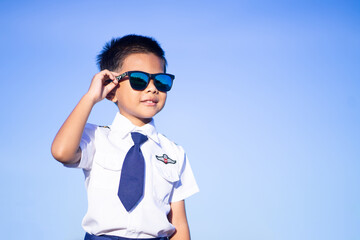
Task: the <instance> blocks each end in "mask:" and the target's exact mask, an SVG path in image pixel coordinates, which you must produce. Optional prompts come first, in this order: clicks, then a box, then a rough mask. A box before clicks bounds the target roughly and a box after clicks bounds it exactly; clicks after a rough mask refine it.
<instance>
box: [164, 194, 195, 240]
mask: <svg viewBox="0 0 360 240" xmlns="http://www.w3.org/2000/svg"><path fill="white" fill-rule="evenodd" d="M168 218H169V221H170V222H171V224H172V225H174V227H175V229H176V230H175V233H174V234H173V235H172V236H171V237H170V239H171V240H190V230H189V225H188V222H187V219H186V211H185V201H184V200H182V201H178V202H173V203H170V212H169V215H168Z"/></svg>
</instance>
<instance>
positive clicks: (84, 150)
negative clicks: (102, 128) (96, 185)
mask: <svg viewBox="0 0 360 240" xmlns="http://www.w3.org/2000/svg"><path fill="white" fill-rule="evenodd" d="M96 130H97V126H96V125H94V124H90V123H87V124H86V125H85V128H84V131H83V135H82V137H81V141H80V149H81V159H80V162H78V163H75V164H64V166H65V167H70V168H82V169H86V170H90V169H91V166H92V162H93V158H94V154H95V132H96Z"/></svg>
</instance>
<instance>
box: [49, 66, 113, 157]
mask: <svg viewBox="0 0 360 240" xmlns="http://www.w3.org/2000/svg"><path fill="white" fill-rule="evenodd" d="M117 75H118V74H117V73H115V72H110V71H108V70H103V71H101V72H99V73H97V74H96V75H95V76H94V78H93V79H92V81H91V85H90V88H89V90H88V92H87V93H86V94H85V95H84V96H83V97H82V98H81V100H80V101H79V103H78V104H77V105H76V107H75V108H74V110H73V111H72V112H71V113H70V115H69V117H68V118H67V119H66V121H65V122H64V124H63V125H62V126H61V128H60V130H59V131H58V133H57V134H56V136H55V138H54V141H53V143H52V146H51V153H52V155H53V156H54V158H55V159H56V160H58V161H59V162H62V163H76V162H78V161H80V158H81V149H80V147H79V145H80V140H81V136H82V134H83V130H84V128H85V124H86V122H87V119H88V117H89V115H90V112H91V110H92V108H93V107H94V105H95V104H96V103H97V102H99V101H101V100H103V99H104V98H105V97H106V96H107V95H108V94H109V93H110V92H111V91H112V90H113V89H114V88H115V87H116V86H117V85H118V80H117V79H116V78H115V76H117ZM108 79H111V80H112V83H110V84H107V85H106V86H105V85H104V82H105V80H108Z"/></svg>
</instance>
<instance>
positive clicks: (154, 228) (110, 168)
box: [70, 113, 199, 238]
mask: <svg viewBox="0 0 360 240" xmlns="http://www.w3.org/2000/svg"><path fill="white" fill-rule="evenodd" d="M131 132H140V133H142V134H144V135H146V136H147V137H148V140H147V141H146V142H145V143H144V144H142V145H141V151H142V153H143V155H144V159H145V168H146V170H145V190H144V197H143V199H142V200H141V201H140V203H139V204H138V205H137V206H136V207H135V208H134V209H133V210H132V211H130V212H127V211H126V209H125V208H124V206H123V205H122V203H121V201H120V199H119V197H118V195H117V193H118V188H119V181H120V173H121V168H122V164H123V161H124V158H125V155H126V153H127V152H128V150H129V149H130V148H131V147H132V146H133V145H134V143H133V141H132V138H131V134H130V133H131ZM80 148H81V150H82V154H81V160H80V162H79V163H78V164H76V165H70V167H78V168H82V169H83V170H84V174H85V185H86V189H87V194H88V211H87V213H86V215H85V217H84V219H83V222H82V226H83V228H84V230H85V231H86V232H88V233H91V234H94V235H102V234H106V235H114V236H121V237H127V238H152V237H166V236H170V235H171V234H172V233H173V232H174V231H175V228H174V226H173V225H172V224H171V223H170V222H169V221H168V219H167V214H168V213H169V211H170V202H176V201H180V200H183V199H185V198H187V197H189V196H190V195H192V194H194V193H196V192H198V191H199V189H198V186H197V184H196V181H195V178H194V176H193V173H192V170H191V167H190V164H189V162H188V159H187V156H186V154H185V152H184V150H183V148H182V147H180V146H178V145H176V144H175V143H173V142H172V141H170V140H169V139H167V138H166V137H165V136H164V135H161V134H159V133H158V132H157V131H156V129H155V125H154V122H153V121H151V122H150V123H149V124H146V125H144V126H142V127H136V126H135V125H133V124H132V123H131V122H130V120H128V119H127V118H125V117H124V116H122V115H121V114H120V113H117V115H116V117H115V119H114V122H113V124H112V125H111V126H109V127H99V126H96V125H92V124H86V127H85V129H84V133H83V136H82V139H81V143H80ZM164 154H166V155H164ZM166 162H167V163H166Z"/></svg>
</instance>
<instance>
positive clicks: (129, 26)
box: [0, 0, 360, 240]
mask: <svg viewBox="0 0 360 240" xmlns="http://www.w3.org/2000/svg"><path fill="white" fill-rule="evenodd" d="M0 21H1V24H0V32H1V37H0V50H1V53H2V55H1V58H0V59H1V60H0V61H1V64H0V69H1V73H2V78H1V79H2V80H1V81H0V87H1V90H2V94H1V95H0V100H1V105H0V106H1V112H2V118H1V120H0V134H1V138H0V150H1V159H2V168H1V170H0V187H1V189H2V197H1V199H0V213H1V214H0V223H1V224H0V226H1V227H0V228H1V229H2V231H1V235H2V238H3V239H7V240H12V239H18V238H19V234H21V236H24V235H26V238H27V239H30V240H31V239H37V240H39V239H44V240H45V239H52V240H64V239H66V240H78V239H83V236H84V232H83V230H82V228H81V220H82V217H83V215H84V214H85V212H86V207H87V205H86V204H87V202H86V192H85V187H84V183H83V180H84V178H83V174H82V172H81V171H80V170H74V169H66V168H64V167H62V166H61V164H59V163H57V162H56V161H55V160H53V159H52V157H51V154H50V144H51V142H52V139H53V138H54V136H55V134H56V132H57V130H58V129H59V127H60V126H61V124H62V122H63V121H64V120H65V119H66V117H67V115H68V114H69V113H70V112H71V110H72V109H73V107H74V106H75V105H76V103H77V102H78V101H79V99H80V98H81V96H82V95H83V94H84V93H85V92H86V90H87V89H88V86H89V83H90V80H91V78H92V76H93V75H94V74H95V73H96V72H97V71H98V70H97V66H96V64H95V59H96V55H97V54H98V53H99V51H100V50H101V48H102V46H103V45H104V44H105V42H106V41H108V40H110V39H111V38H112V37H118V36H122V35H125V34H129V33H137V34H143V35H149V36H153V37H155V38H156V39H157V40H158V41H159V42H160V43H161V45H162V47H163V48H164V49H165V51H166V56H167V59H168V62H169V66H168V72H170V73H173V74H175V75H176V80H175V82H174V88H173V89H172V90H171V92H170V93H169V95H168V101H167V104H166V106H165V109H164V110H163V111H162V112H161V113H160V114H159V115H158V116H156V118H155V121H156V124H157V126H158V130H159V131H160V132H163V133H164V134H165V135H166V136H168V137H169V138H170V139H173V140H174V141H175V142H177V143H179V144H180V145H182V146H183V147H184V148H185V150H186V152H187V154H188V156H189V158H190V161H191V164H192V168H193V171H194V173H195V175H196V179H197V181H198V184H199V186H200V190H201V191H200V193H198V194H196V195H194V196H192V197H190V198H189V199H188V200H187V201H186V205H187V214H188V219H189V223H190V228H191V233H192V238H193V239H195V240H197V239H214V240H215V239H216V240H217V239H225V238H233V239H246V240H264V239H266V240H288V239H292V240H293V239H294V240H297V239H299V240H300V239H308V240H312V239H314V240H315V239H316V240H318V239H327V240H328V239H334V240H335V239H349V240H350V239H359V237H360V205H359V202H360V190H359V184H360V175H359V171H360V148H359V144H360V124H359V122H360V94H359V92H360V44H359V43H360V3H359V2H358V1H280V0H275V1H265V0H255V1H229V0H224V1H211V2H210V1H188V0H185V1H174V0H169V1H161V0H155V1H151V2H149V1H115V0H105V1H67V0H65V1H61V2H60V1H59V2H56V1H42V0H38V1H31V2H30V1H18V0H15V1H0ZM115 112H116V108H115V106H114V105H113V104H111V103H110V102H107V101H103V102H101V103H99V104H98V105H97V106H95V108H94V110H93V112H92V114H91V116H90V119H89V121H90V122H92V123H97V124H101V125H105V124H110V123H111V122H112V119H113V117H114V115H115Z"/></svg>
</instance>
